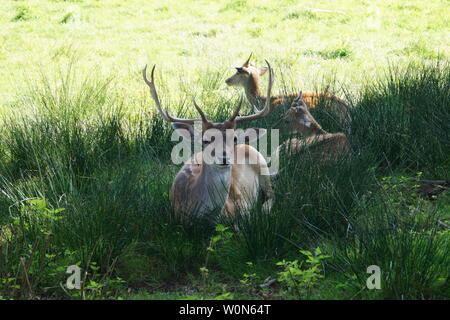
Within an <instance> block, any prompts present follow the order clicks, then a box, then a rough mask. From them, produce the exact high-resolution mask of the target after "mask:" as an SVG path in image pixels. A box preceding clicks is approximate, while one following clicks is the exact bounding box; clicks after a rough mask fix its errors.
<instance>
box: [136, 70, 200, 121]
mask: <svg viewBox="0 0 450 320" xmlns="http://www.w3.org/2000/svg"><path fill="white" fill-rule="evenodd" d="M155 68H156V64H155V65H153V68H152V72H151V77H150V79H151V81H149V80H148V79H147V65H145V67H144V69H143V70H142V76H143V78H144V82H145V83H146V84H147V86H148V87H149V88H150V93H151V95H152V98H153V101H155V104H156V108H157V109H158V111H159V113H160V114H161V117H163V119H164V120H166V121H168V122H180V123H186V124H194V122H195V121H200V120H202V119H185V118H175V117H172V116H171V115H170V114H169V113H168V112H167V111H166V110H163V108H162V107H161V102H160V101H159V97H158V93H157V92H156V87H155Z"/></svg>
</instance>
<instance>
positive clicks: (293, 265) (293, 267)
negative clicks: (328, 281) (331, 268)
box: [276, 248, 330, 299]
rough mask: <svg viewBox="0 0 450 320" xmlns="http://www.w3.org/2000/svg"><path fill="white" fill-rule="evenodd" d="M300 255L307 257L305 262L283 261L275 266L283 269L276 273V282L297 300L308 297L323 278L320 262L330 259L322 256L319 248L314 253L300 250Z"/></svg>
mask: <svg viewBox="0 0 450 320" xmlns="http://www.w3.org/2000/svg"><path fill="white" fill-rule="evenodd" d="M300 253H302V254H303V255H305V256H306V257H307V259H306V261H300V262H299V260H293V261H286V260H283V261H280V262H277V264H276V265H277V266H280V267H282V268H283V271H281V272H279V273H278V281H279V282H281V283H283V284H285V285H286V286H287V288H288V290H290V291H293V292H294V293H295V296H296V297H297V298H298V299H301V298H303V297H305V296H306V297H307V298H308V297H309V296H310V293H311V290H312V289H313V288H314V286H315V285H316V284H317V282H318V280H319V279H321V278H323V277H324V276H323V274H322V269H321V266H322V261H323V260H325V259H327V258H329V257H330V256H327V255H324V254H322V251H321V250H320V248H316V249H315V250H314V252H311V251H308V250H300Z"/></svg>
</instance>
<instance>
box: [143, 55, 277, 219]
mask: <svg viewBox="0 0 450 320" xmlns="http://www.w3.org/2000/svg"><path fill="white" fill-rule="evenodd" d="M267 66H268V70H269V85H268V89H267V96H268V97H269V98H270V93H271V88H272V82H273V81H272V78H273V75H272V69H271V67H270V64H269V63H268V62H267ZM146 69H147V66H146V67H145V68H144V70H143V71H142V73H143V77H144V81H145V83H146V84H147V85H148V86H149V87H150V92H151V95H152V98H153V100H154V102H155V104H156V107H157V109H158V111H159V113H160V115H161V116H162V118H163V119H164V120H166V121H168V122H171V123H172V126H173V127H174V128H175V129H179V131H178V132H179V133H181V134H182V135H183V136H184V137H185V138H187V139H189V141H192V140H194V139H199V140H200V139H201V140H202V141H201V142H202V143H203V144H204V145H207V146H208V147H210V150H212V149H213V150H214V151H213V152H211V153H208V152H205V150H206V149H205V150H204V151H202V152H199V153H197V154H195V155H194V156H192V157H191V158H190V159H189V160H188V161H186V162H185V163H184V165H183V167H182V168H181V170H180V171H179V172H178V174H177V175H176V177H175V180H174V181H173V184H172V188H171V191H170V196H169V198H170V201H171V203H172V206H173V208H174V210H175V212H176V213H178V214H181V215H182V216H185V215H187V214H196V215H199V216H202V215H205V214H208V213H210V212H211V211H213V210H220V212H221V213H222V214H225V215H227V216H230V217H233V216H234V215H235V214H236V212H237V211H238V210H241V212H244V213H246V212H248V211H249V209H250V208H251V207H252V206H253V205H254V204H255V203H256V200H257V198H258V193H259V191H260V190H262V191H263V192H264V195H265V199H266V200H265V202H264V204H263V208H264V209H265V210H267V211H269V210H270V208H271V206H272V201H273V191H272V185H271V182H270V176H269V169H268V166H267V163H266V161H265V159H264V157H263V156H262V155H261V154H260V153H259V152H258V151H257V150H256V149H255V148H253V147H252V146H250V145H247V144H237V141H239V139H241V138H242V136H248V135H247V132H242V130H235V129H236V125H237V123H240V122H244V121H251V120H256V119H259V118H263V117H265V116H266V115H267V114H268V113H269V107H270V105H269V103H266V105H265V106H264V108H263V109H262V110H261V111H259V112H256V113H254V114H252V115H247V116H239V110H240V108H241V104H242V97H241V99H240V102H239V104H238V105H237V107H236V108H235V110H234V113H233V114H232V116H231V117H230V118H229V119H228V120H225V121H224V122H219V123H214V122H212V121H210V120H208V119H207V117H206V115H205V113H204V112H203V110H202V109H201V108H200V107H199V106H198V105H197V104H196V103H195V100H193V103H194V107H195V109H196V110H197V111H198V113H199V114H200V118H199V119H184V118H175V117H173V116H171V115H170V114H169V113H168V112H167V111H166V110H163V108H162V106H161V103H160V101H159V98H158V94H157V92H156V88H155V81H154V71H155V66H153V69H152V72H151V80H150V81H149V80H148V79H147V75H146V74H147V72H146ZM197 121H199V122H201V129H200V130H199V131H201V132H195V131H194V130H196V128H194V123H195V122H197ZM250 130H252V129H250ZM230 133H231V134H230ZM256 139H257V137H256ZM199 142H200V141H199ZM216 212H217V211H216Z"/></svg>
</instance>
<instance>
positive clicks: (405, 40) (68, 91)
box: [0, 0, 450, 299]
mask: <svg viewBox="0 0 450 320" xmlns="http://www.w3.org/2000/svg"><path fill="white" fill-rule="evenodd" d="M449 15H450V7H449V6H448V2H447V1H437V0H433V1H426V2H425V1H420V0H416V1H401V2H400V1H357V0H339V1H325V0H320V1H292V0H283V1H281V0H280V1H266V0H263V1H245V0H234V1H214V2H209V1H188V0H181V1H165V2H164V3H162V2H158V1H143V0H133V1H126V2H123V1H118V0H111V1H94V0H72V1H63V0H30V1H12V0H4V1H2V3H1V6H0V26H1V28H0V298H2V299H241V298H245V299H448V298H449V292H450V288H449V268H448V267H449V265H450V261H449V260H450V241H449V240H450V231H449V224H450V222H449V219H450V194H449V192H448V190H447V191H444V192H442V193H440V194H438V195H428V196H423V192H422V190H423V184H422V181H424V180H440V181H449V180H450V143H449V141H450V126H449V123H450V65H449V52H450V50H449V43H450V42H449V41H448V39H449V38H450V28H449V20H448V16H449ZM250 52H253V55H254V57H255V58H254V59H255V60H254V61H255V63H256V64H258V65H262V64H263V62H264V59H267V60H268V61H270V63H271V65H272V66H273V67H274V72H275V83H274V89H273V91H274V93H275V94H276V93H283V92H294V91H297V90H298V89H302V90H303V91H305V92H306V91H320V92H330V93H333V94H336V95H337V96H340V97H342V98H343V99H345V100H346V101H348V103H349V105H350V107H351V108H350V110H351V116H352V123H351V126H350V127H346V126H343V125H342V124H341V123H340V122H339V121H337V120H336V119H335V117H333V115H332V114H330V113H329V112H327V109H326V107H325V106H322V105H320V106H319V107H318V108H316V109H314V110H313V114H314V116H315V117H316V118H317V120H318V121H319V122H320V123H321V124H322V126H323V127H324V128H325V129H326V130H327V131H330V132H344V133H346V134H347V135H348V137H349V140H350V143H351V147H352V150H353V155H352V157H348V158H343V159H339V160H336V161H333V162H330V163H318V162H316V161H314V160H312V159H310V158H309V157H308V155H307V154H305V153H299V154H297V155H294V156H283V157H282V159H281V167H282V168H283V170H282V171H281V172H280V174H279V175H278V176H277V177H276V178H274V180H273V183H274V188H275V203H274V207H273V210H272V214H270V215H267V214H264V213H263V212H262V210H261V208H260V206H257V207H256V208H255V209H254V210H253V211H252V213H251V215H250V216H242V217H239V218H238V219H237V221H233V222H230V221H227V220H225V219H221V218H220V217H219V218H218V220H216V221H215V222H214V224H212V223H211V220H208V219H193V221H192V222H191V223H190V224H185V223H183V222H181V221H179V219H178V218H177V217H176V216H175V215H174V214H173V212H172V209H171V207H170V202H169V199H168V194H169V189H170V186H171V184H172V181H173V178H174V176H175V174H176V173H177V171H178V170H179V168H180V166H177V165H174V164H172V162H171V159H170V154H171V150H172V147H173V145H174V143H172V142H170V137H171V133H172V129H171V127H170V125H169V124H168V123H166V122H164V120H162V119H161V117H160V116H159V114H158V113H157V111H156V107H155V105H154V103H153V101H152V100H151V97H150V95H149V92H148V88H147V87H146V86H145V84H144V82H143V81H142V78H141V70H142V68H143V67H144V65H145V64H149V65H151V64H154V63H156V64H157V86H158V90H159V92H160V95H161V98H162V102H163V104H164V105H166V106H168V107H169V109H170V110H171V112H172V113H173V114H176V115H178V116H186V117H188V116H193V115H195V112H194V108H193V106H192V104H191V97H192V96H196V99H197V101H198V103H199V104H200V105H201V106H202V107H203V108H204V109H205V111H206V112H207V113H208V115H209V117H210V118H212V119H213V120H216V121H223V120H224V119H225V118H226V117H227V116H229V115H230V113H231V112H232V109H233V107H234V105H235V104H236V101H237V99H238V98H239V93H240V90H238V89H235V88H230V87H227V86H226V84H225V82H224V81H225V79H226V78H227V77H229V76H231V75H232V74H233V73H234V68H233V67H234V66H237V65H240V64H242V62H243V61H245V59H246V58H247V57H248V55H249V54H250ZM266 81H267V79H266V78H263V85H264V87H265V86H266ZM287 107H288V105H285V106H284V108H282V109H283V110H286V108H287ZM283 110H279V111H278V112H275V113H273V114H271V115H270V116H269V117H267V118H266V119H262V120H258V121H255V122H253V123H251V124H249V125H251V126H254V127H258V126H259V127H264V128H269V127H270V126H271V124H272V123H273V122H275V121H276V120H278V119H279V117H280V116H281V112H282V111H283ZM243 112H247V113H249V112H251V111H250V106H249V105H248V104H247V103H246V102H245V106H244V108H243ZM283 138H287V137H283ZM235 224H237V225H238V227H239V228H238V231H236V230H235V229H234V228H233V225H235ZM71 265H77V266H79V267H80V268H81V269H82V270H83V277H82V280H83V281H82V287H81V288H80V289H72V290H71V289H69V288H67V286H66V279H67V277H68V276H69V275H68V274H67V273H66V270H67V267H68V266H71ZM371 265H377V266H379V267H380V269H381V288H380V289H378V290H369V289H368V288H367V287H366V280H367V278H368V277H369V276H370V274H368V273H367V267H369V266H371Z"/></svg>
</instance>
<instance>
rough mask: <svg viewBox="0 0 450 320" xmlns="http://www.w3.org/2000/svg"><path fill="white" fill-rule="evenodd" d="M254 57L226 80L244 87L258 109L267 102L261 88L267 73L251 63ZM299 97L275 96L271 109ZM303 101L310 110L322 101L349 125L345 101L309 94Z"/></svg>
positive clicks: (228, 82) (313, 93) (233, 84)
mask: <svg viewBox="0 0 450 320" xmlns="http://www.w3.org/2000/svg"><path fill="white" fill-rule="evenodd" d="M251 57H252V55H251V54H250V56H249V57H248V59H247V61H245V62H244V64H243V65H242V66H241V67H236V73H235V74H234V75H233V76H231V77H230V78H228V79H227V80H225V82H226V84H227V85H229V86H235V87H243V88H244V91H245V95H246V97H247V100H248V101H249V103H250V104H251V105H252V106H253V108H256V106H259V105H263V104H264V103H265V101H266V97H264V96H262V95H261V90H260V87H259V78H260V77H261V76H263V75H264V74H265V73H266V72H267V68H266V67H261V68H257V67H256V66H254V65H253V64H251V63H250V59H251ZM296 96H297V94H296V93H292V94H282V95H278V96H273V97H271V98H270V104H271V109H275V108H277V107H279V106H281V105H282V104H283V102H284V101H285V100H287V101H292V100H294V98H295V97H296ZM303 101H304V102H305V103H306V104H307V105H308V107H309V108H315V107H316V106H318V105H319V104H320V102H321V101H323V102H324V103H325V105H326V106H327V107H330V109H331V110H333V109H334V110H335V111H336V114H337V116H338V117H339V118H340V119H341V120H342V121H344V122H345V123H348V122H349V121H350V113H349V111H348V106H347V104H346V103H345V101H344V100H342V99H340V98H338V97H336V96H334V95H331V94H324V93H315V92H308V93H304V94H303Z"/></svg>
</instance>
